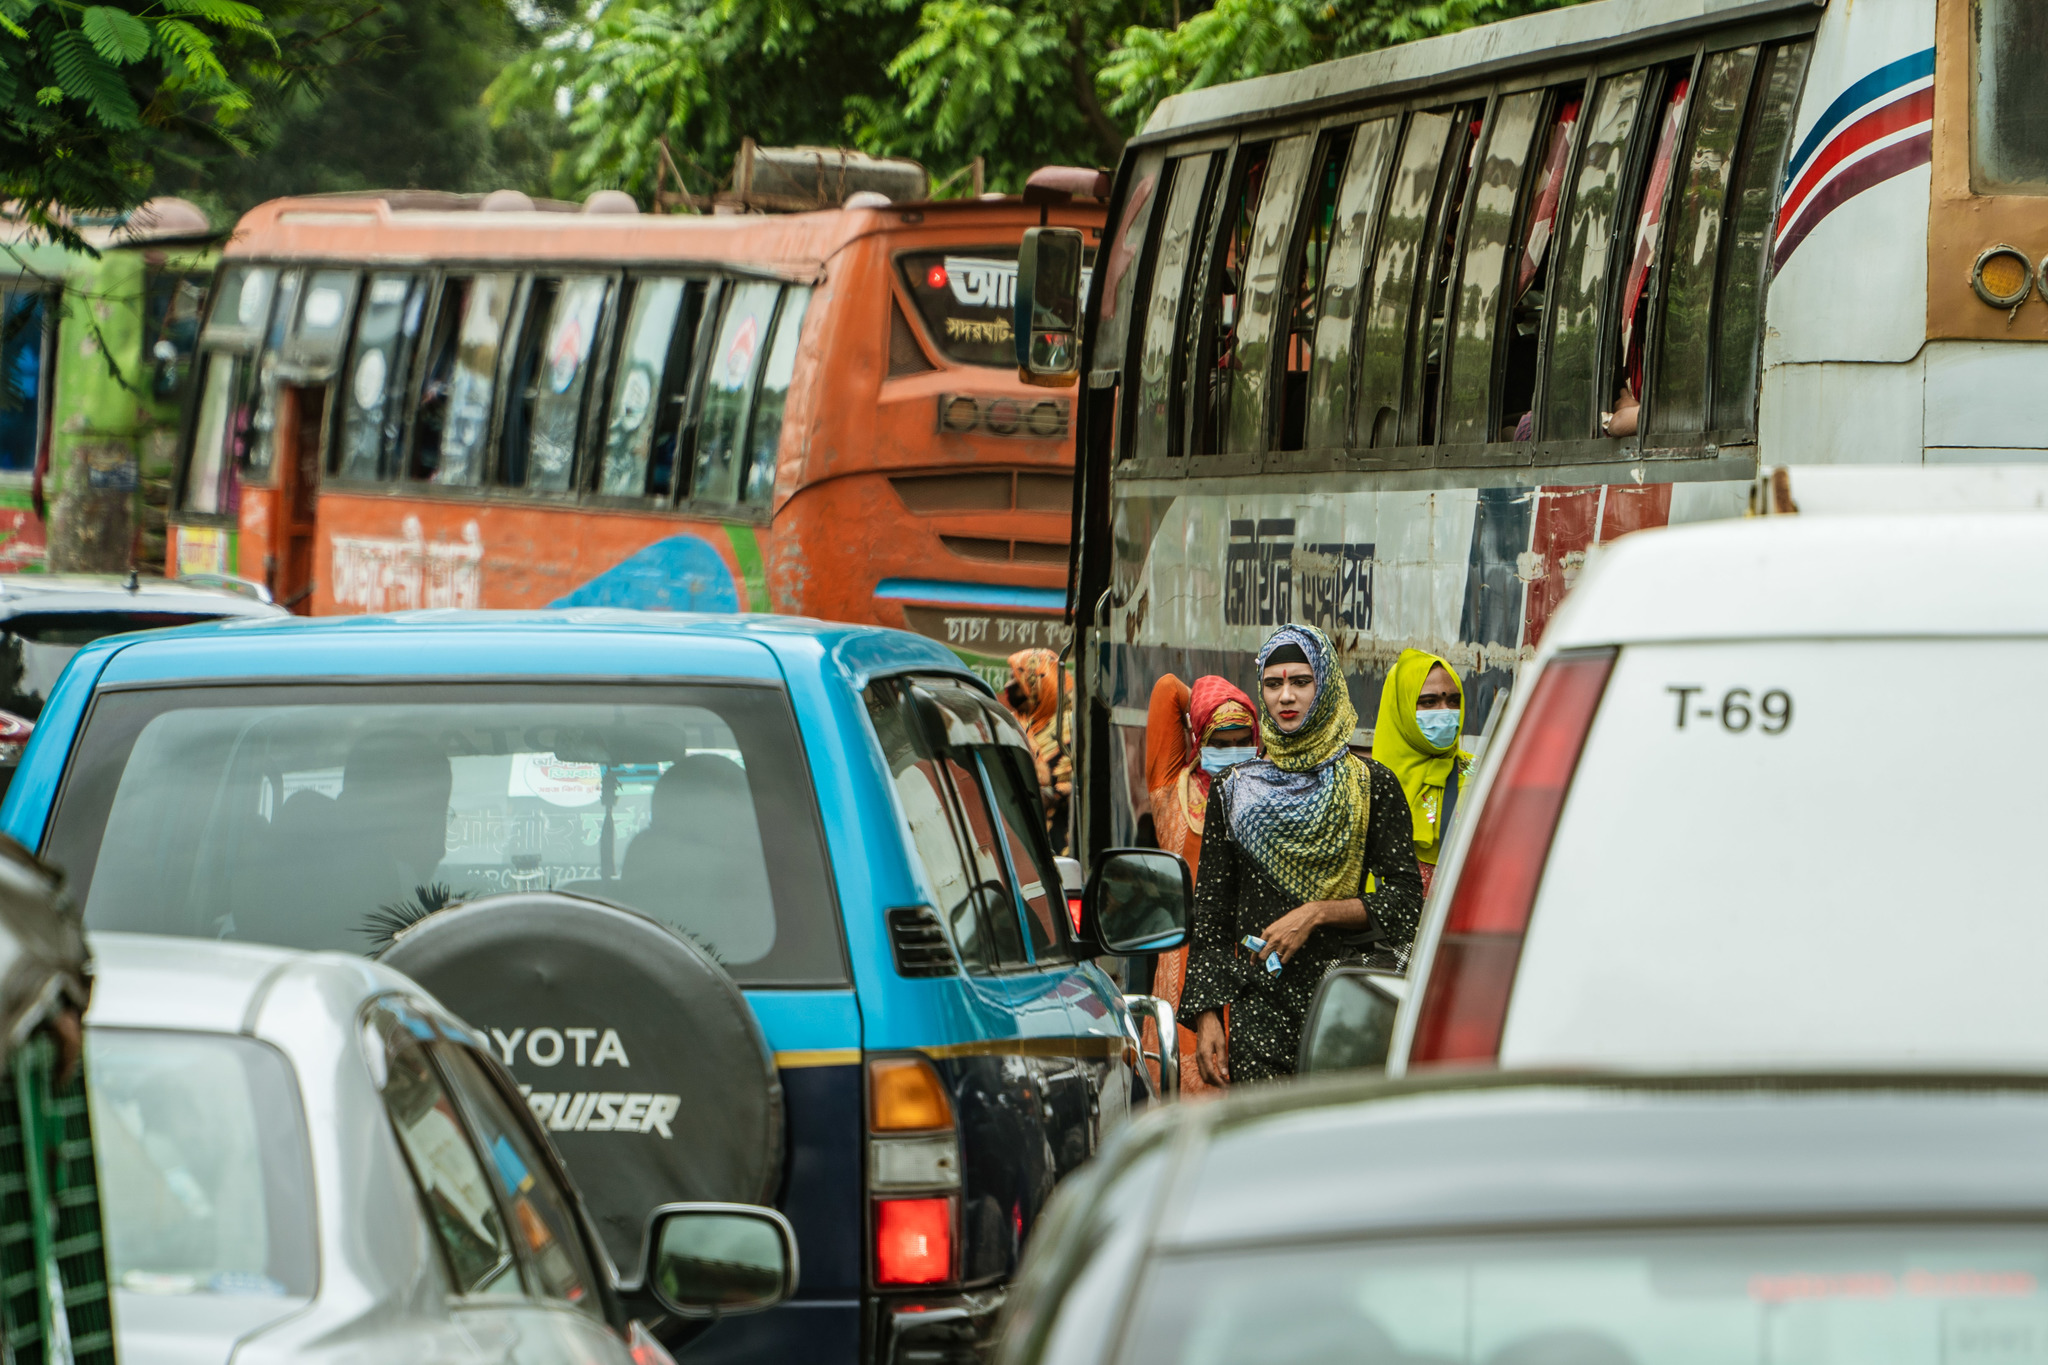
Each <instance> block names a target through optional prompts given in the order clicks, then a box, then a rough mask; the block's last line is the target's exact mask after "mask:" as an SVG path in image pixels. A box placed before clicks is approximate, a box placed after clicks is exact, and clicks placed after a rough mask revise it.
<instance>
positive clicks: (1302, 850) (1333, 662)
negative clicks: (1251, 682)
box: [1223, 625, 1372, 901]
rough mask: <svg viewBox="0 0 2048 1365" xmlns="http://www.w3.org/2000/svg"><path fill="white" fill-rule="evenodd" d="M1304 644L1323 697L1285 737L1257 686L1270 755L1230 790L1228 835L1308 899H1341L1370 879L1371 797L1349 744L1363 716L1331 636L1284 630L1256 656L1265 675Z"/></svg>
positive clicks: (1247, 767) (1235, 772)
mask: <svg viewBox="0 0 2048 1365" xmlns="http://www.w3.org/2000/svg"><path fill="white" fill-rule="evenodd" d="M1290 644H1291V645H1295V646H1298V647H1299V648H1300V649H1301V651H1302V653H1304V654H1306V655H1307V656H1308V661H1309V668H1310V670H1311V671H1312V672H1314V674H1315V679H1316V699H1315V704H1314V705H1313V706H1311V707H1310V708H1309V713H1308V716H1307V717H1306V718H1305V719H1304V720H1303V721H1302V723H1301V728H1300V729H1299V730H1296V731H1295V732H1294V733H1293V734H1291V735H1290V734H1287V733H1285V732H1283V731H1282V730H1281V729H1280V726H1279V724H1278V723H1277V722H1276V721H1274V719H1273V716H1272V714H1271V713H1270V712H1269V711H1267V709H1266V697H1265V691H1266V690H1265V688H1264V687H1263V686H1261V687H1260V688H1259V738H1260V739H1261V740H1262V741H1263V742H1264V747H1265V753H1266V756H1265V757H1264V758H1263V759H1257V760H1254V761H1252V762H1250V763H1240V764H1238V765H1237V766H1236V767H1235V768H1232V769H1231V770H1230V772H1229V776H1228V777H1227V778H1226V779H1225V781H1224V784H1223V791H1224V800H1225V810H1226V812H1227V815H1228V819H1229V821H1230V832H1231V835H1232V836H1233V837H1235V838H1236V840H1237V842H1238V843H1239V844H1240V845H1242V846H1243V848H1244V850H1245V851H1246V852H1247V853H1249V854H1250V855H1251V856H1252V860H1253V861H1254V862H1256V863H1258V865H1259V866H1260V867H1261V868H1263V869H1265V872H1266V875H1267V876H1269V877H1271V878H1272V879H1273V880H1274V881H1275V882H1277V883H1279V884H1280V886H1281V887H1282V888H1283V889H1285V890H1286V891H1287V892H1288V893H1289V894H1291V895H1296V896H1299V897H1301V898H1302V900H1304V901H1314V900H1341V899H1344V898H1345V897H1349V896H1355V895H1357V894H1358V891H1359V886H1360V884H1361V883H1362V882H1363V881H1364V880H1365V878H1364V870H1365V826H1366V819H1367V817H1368V816H1369V815H1370V814H1371V810H1372V791H1371V787H1370V786H1369V784H1368V783H1367V781H1366V774H1365V765H1364V764H1363V763H1360V762H1359V761H1358V759H1357V758H1355V757H1353V756H1352V754H1351V752H1350V750H1349V749H1348V748H1346V746H1347V745H1348V744H1349V743H1350V742H1351V732H1352V731H1353V730H1355V729H1356V728H1357V727H1358V712H1357V711H1356V710H1354V709H1353V708H1352V705H1351V693H1350V691H1349V689H1347V688H1346V687H1345V685H1344V674H1343V671H1342V670H1341V669H1340V668H1338V666H1337V651H1336V649H1335V648H1334V647H1333V646H1332V645H1331V644H1330V638H1329V637H1328V636H1327V635H1325V634H1323V633H1322V632H1321V631H1320V630H1317V629H1316V628H1315V627H1314V626H1304V625H1285V626H1282V627H1280V629H1278V630H1276V631H1274V632H1273V637H1272V638H1271V639H1270V640H1268V641H1266V643H1265V647H1264V648H1262V649H1260V650H1259V662H1258V669H1259V673H1260V674H1262V675H1263V674H1264V673H1265V671H1266V660H1267V658H1268V657H1270V656H1271V655H1272V653H1273V651H1274V650H1276V649H1278V648H1279V647H1280V646H1282V645H1290Z"/></svg>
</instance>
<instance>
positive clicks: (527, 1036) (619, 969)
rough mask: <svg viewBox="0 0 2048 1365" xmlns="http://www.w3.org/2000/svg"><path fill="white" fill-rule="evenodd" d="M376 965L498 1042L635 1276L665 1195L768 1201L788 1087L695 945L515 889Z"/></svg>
mask: <svg viewBox="0 0 2048 1365" xmlns="http://www.w3.org/2000/svg"><path fill="white" fill-rule="evenodd" d="M380 960H381V961H382V962H383V963H384V964H385V965H386V966H389V967H392V968H394V969H396V970H398V971H401V972H404V973H405V974H406V975H407V976H409V977H411V978H412V979H413V980H415V981H417V982H419V983H420V985H422V986H424V987H425V988H426V989H427V990H428V991H430V992H432V993H433V994H434V996H435V997H436V998H437V999H439V1000H440V1002H441V1003H442V1004H443V1005H446V1006H447V1007H448V1008H449V1009H451V1010H453V1011H454V1012H455V1013H456V1014H458V1015H460V1016H461V1017H462V1018H463V1019H464V1020H466V1021H467V1022H468V1023H469V1024H470V1025H471V1026H472V1027H474V1028H475V1029H476V1030H477V1031H478V1032H480V1033H482V1034H483V1035H484V1036H485V1038H486V1039H488V1040H489V1042H490V1047H491V1053H492V1055H493V1056H495V1057H497V1059H498V1060H499V1061H500V1062H502V1063H504V1065H505V1067H506V1069H507V1070H509V1071H510V1072H511V1073H512V1075H513V1077H514V1078H515V1079H516V1080H517V1081H518V1082H519V1087H520V1090H521V1091H522V1092H524V1093H525V1094H526V1096H527V1102H528V1104H529V1105H530V1106H531V1107H532V1109H533V1112H534V1115H535V1117H536V1118H538V1119H539V1120H540V1122H541V1125H542V1126H543V1127H544V1128H546V1129H547V1130H548V1136H549V1137H551V1138H552V1139H554V1143H555V1147H556V1149H557V1150H558V1151H560V1152H561V1154H562V1159H563V1161H565V1162H566V1163H567V1164H568V1167H569V1172H570V1174H571V1175H573V1176H574V1177H575V1180H576V1184H577V1186H578V1188H579V1189H581V1191H582V1193H583V1200H584V1203H585V1204H586V1205H587V1206H588V1207H589V1209H590V1214H591V1217H592V1219H593V1220H594V1221H595V1222H596V1224H597V1228H598V1232H599V1234H600V1235H601V1236H602V1237H603V1239H604V1243H605V1249H606V1250H607V1251H609V1252H610V1253H611V1258H612V1263H613V1264H614V1265H616V1266H618V1267H619V1272H620V1274H621V1275H623V1276H625V1277H626V1278H627V1279H629V1280H630V1279H632V1278H633V1277H634V1276H636V1275H638V1274H639V1273H640V1269H641V1258H642V1256H643V1255H644V1252H643V1250H642V1246H641V1240H642V1238H643V1237H644V1236H645V1235H646V1231H647V1216H648V1214H649V1213H650V1212H651V1211H652V1210H653V1209H654V1208H655V1207H656V1206H658V1205H661V1204H666V1203H672V1202H674V1201H677V1200H694V1199H709V1200H729V1201H733V1202H737V1203H747V1204H766V1203H772V1202H773V1200H774V1197H775V1193H776V1190H777V1188H778V1187H779V1186H780V1184H781V1178H782V1128H783V1119H782V1083H781V1081H780V1080H779V1079H778V1078H777V1076H776V1071H775V1060H774V1057H773V1056H772V1055H771V1054H770V1053H769V1051H768V1044H767V1042H766V1040H765V1039H763V1037H762V1036H761V1029H760V1026H759V1025H758V1024H757V1023H756V1022H755V1020H754V1013H753V1010H752V1009H750V1008H749V1007H748V1005H747V1001H746V997H745V996H743V995H741V994H740V989H739V987H738V986H737V985H736V984H734V982H733V979H732V978H731V977H730V976H728V975H727V974H726V972H725V969H724V968H722V967H720V966H719V965H718V963H717V962H716V961H714V960H713V959H712V958H711V956H710V955H709V954H707V953H706V952H705V951H704V950H703V949H702V948H699V947H698V946H697V945H696V944H694V943H691V942H689V941H688V940H687V939H684V938H682V937H681V936H679V935H678V934H676V933H675V932H674V931H673V930H671V929H669V928H667V927H666V926H664V925H662V924H660V923H658V922H656V921H655V920H652V919H649V918H648V917H647V916H645V915H642V914H639V913H637V912H635V911H632V910H626V909H622V908H621V907H619V906H616V905H611V904H608V903H606V902H604V901H596V900H587V899H585V898H583V897H580V896H568V895H563V894H561V893H559V892H551V891H541V892H520V893H514V894H510V895H503V896H487V897H485V898H483V899H481V900H474V901H470V902H468V903H467V904H464V905H461V906H458V907H456V908H454V909H451V910H443V911H441V912H439V913H438V914H433V915H429V916H427V917H426V918H425V919H423V920H421V921H420V922H419V923H418V924H416V925H414V926H413V927H412V928H410V929H408V930H407V931H406V932H405V933H403V934H402V935H400V936H399V938H398V941H397V942H395V943H393V944H392V945H391V947H390V948H388V949H386V950H385V951H384V953H383V955H382V956H381V958H380Z"/></svg>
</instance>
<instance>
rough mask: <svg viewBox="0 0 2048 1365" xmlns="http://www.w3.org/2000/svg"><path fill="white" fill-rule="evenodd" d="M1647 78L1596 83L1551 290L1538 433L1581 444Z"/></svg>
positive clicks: (1591, 407) (1591, 417)
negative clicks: (1632, 137) (1632, 138)
mask: <svg viewBox="0 0 2048 1365" xmlns="http://www.w3.org/2000/svg"><path fill="white" fill-rule="evenodd" d="M1643 79H1644V73H1643V72H1641V71H1630V72H1628V73H1627V74H1625V75H1620V76H1609V77H1608V78H1607V79H1606V80H1604V81H1602V82H1600V91H1599V94H1598V95H1597V96H1596V97H1595V98H1594V102H1593V119H1592V122H1591V123H1589V124H1588V125H1587V129H1586V144H1585V150H1584V151H1583V152H1581V153H1580V154H1579V170H1578V175H1577V176H1576V177H1575V178H1574V180H1573V183H1572V195H1571V207H1570V209H1569V210H1567V212H1566V218H1565V234H1564V243H1563V246H1562V248H1561V252H1560V254H1559V256H1558V259H1557V269H1556V271H1555V272H1554V276H1553V282H1552V284H1551V293H1552V295H1554V296H1555V297H1554V301H1553V303H1552V305H1551V309H1550V329H1551V330H1550V373H1549V379H1548V382H1547V383H1546V385H1545V387H1544V394H1545V397H1544V420H1543V427H1542V434H1543V435H1544V436H1545V437H1546V438H1547V439H1550V440H1561V441H1581V440H1586V439H1588V438H1590V437H1592V436H1593V435H1595V434H1596V432H1597V426H1596V423H1597V419H1598V414H1599V411H1600V408H1599V404H1600V402H1601V401H1602V400H1603V399H1604V398H1605V397H1606V395H1605V394H1601V395H1598V396H1596V395H1595V393H1594V382H1595V370H1596V368H1597V360H1598V356H1599V354H1600V350H1599V348H1600V306H1601V304H1602V303H1603V302H1604V301H1605V298H1606V294H1607V261H1608V256H1609V254H1610V246H1611V243H1610V237H1611V234H1612V232H1613V226H1614V215H1615V208H1616V204H1615V200H1616V199H1617V198H1618V197H1619V195H1620V193H1621V177H1622V172H1623V171H1624V170H1625V169H1626V168H1627V164H1628V140H1629V133H1630V132H1631V131H1632V130H1633V129H1634V128H1635V123H1636V110H1637V108H1638V106H1640V105H1641V103H1642V99H1643Z"/></svg>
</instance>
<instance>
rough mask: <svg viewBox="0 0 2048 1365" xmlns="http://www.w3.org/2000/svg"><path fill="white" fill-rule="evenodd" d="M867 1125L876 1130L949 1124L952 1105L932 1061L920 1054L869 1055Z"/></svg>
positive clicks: (899, 1130) (896, 1131)
mask: <svg viewBox="0 0 2048 1365" xmlns="http://www.w3.org/2000/svg"><path fill="white" fill-rule="evenodd" d="M868 1126H869V1127H870V1128H871V1129H872V1130H873V1131H875V1132H877V1133H906V1132H916V1131H919V1130H929V1129H932V1128H951V1127H952V1126H953V1105H952V1102H951V1101H950V1100H948V1099H947V1098H946V1087H945V1086H944V1085H942V1084H941V1083H940V1081H939V1073H938V1072H937V1071H936V1070H935V1069H933V1067H932V1064H931V1063H930V1062H928V1061H926V1060H925V1059H924V1058H922V1057H875V1058H872V1059H870V1060H869V1062H868Z"/></svg>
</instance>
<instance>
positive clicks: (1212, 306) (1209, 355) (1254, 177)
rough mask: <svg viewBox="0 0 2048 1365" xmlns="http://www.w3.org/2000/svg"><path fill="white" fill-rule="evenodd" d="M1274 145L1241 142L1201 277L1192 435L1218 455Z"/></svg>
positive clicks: (1200, 451)
mask: <svg viewBox="0 0 2048 1365" xmlns="http://www.w3.org/2000/svg"><path fill="white" fill-rule="evenodd" d="M1272 150H1273V147H1272V144H1271V143H1269V142H1248V143H1243V144H1241V145H1240V146H1239V147H1238V149H1237V155H1236V157H1235V158H1233V159H1232V162H1231V168H1230V185H1229V190H1228V192H1227V193H1226V194H1225V195H1224V197H1223V204H1222V206H1221V208H1220V212H1221V214H1222V220H1221V221H1220V222H1219V223H1218V224H1217V240H1216V244H1215V255H1214V256H1212V257H1211V258H1210V259H1209V262H1208V269H1207V270H1206V271H1205V272H1204V273H1203V276H1202V303H1201V308H1202V313H1201V318H1200V320H1199V322H1198V325H1197V326H1196V328H1195V334H1194V338H1193V339H1194V343H1195V346H1196V347H1197V350H1196V352H1195V354H1194V356H1193V357H1192V361H1193V363H1192V364H1191V365H1190V366H1189V369H1188V375H1189V378H1190V380H1191V381H1192V383H1193V385H1194V394H1193V398H1194V420H1193V423H1192V426H1191V430H1192V432H1193V435H1194V444H1193V449H1192V452H1191V453H1193V454H1196V455H1214V454H1216V453H1217V452H1219V451H1220V450H1222V449H1223V435H1224V432H1226V431H1227V430H1229V427H1230V398H1231V395H1232V393H1233V391H1234V390H1235V387H1236V386H1235V384H1234V383H1233V382H1232V376H1231V375H1230V374H1229V371H1232V370H1235V369H1236V368H1237V367H1238V364H1239V360H1238V355H1237V324H1238V310H1239V308H1240V306H1241V304H1242V303H1243V298H1244V296H1243V294H1242V292H1241V286H1242V284H1243V282H1244V273H1245V262H1246V259H1247V258H1248V257H1249V256H1250V255H1251V250H1252V231H1253V227H1254V225H1255V224H1256V222H1257V215H1258V211H1259V193H1260V191H1262V190H1263V189H1265V187H1266V170H1267V167H1268V164H1269V162H1270V160H1271V153H1272Z"/></svg>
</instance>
